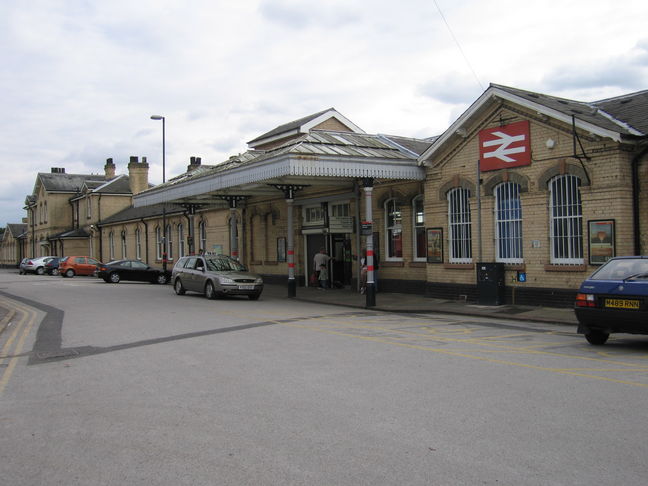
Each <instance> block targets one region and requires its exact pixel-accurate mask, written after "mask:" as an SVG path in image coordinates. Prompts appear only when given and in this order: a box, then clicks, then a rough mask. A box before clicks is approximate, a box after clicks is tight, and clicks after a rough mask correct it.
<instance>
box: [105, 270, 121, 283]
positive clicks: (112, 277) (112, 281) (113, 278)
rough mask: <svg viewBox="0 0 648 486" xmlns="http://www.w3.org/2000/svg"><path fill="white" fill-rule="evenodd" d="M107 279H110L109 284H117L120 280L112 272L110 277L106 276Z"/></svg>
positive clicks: (117, 275) (115, 273)
mask: <svg viewBox="0 0 648 486" xmlns="http://www.w3.org/2000/svg"><path fill="white" fill-rule="evenodd" d="M108 278H109V279H110V282H111V283H119V281H120V280H121V278H120V277H119V274H118V273H117V272H112V273H111V274H110V275H108Z"/></svg>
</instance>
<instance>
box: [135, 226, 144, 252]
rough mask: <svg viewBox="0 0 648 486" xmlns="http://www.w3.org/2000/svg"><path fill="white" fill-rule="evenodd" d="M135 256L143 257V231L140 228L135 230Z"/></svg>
mask: <svg viewBox="0 0 648 486" xmlns="http://www.w3.org/2000/svg"><path fill="white" fill-rule="evenodd" d="M135 258H137V259H138V260H141V259H142V233H141V232H140V229H139V228H137V229H136V230H135Z"/></svg>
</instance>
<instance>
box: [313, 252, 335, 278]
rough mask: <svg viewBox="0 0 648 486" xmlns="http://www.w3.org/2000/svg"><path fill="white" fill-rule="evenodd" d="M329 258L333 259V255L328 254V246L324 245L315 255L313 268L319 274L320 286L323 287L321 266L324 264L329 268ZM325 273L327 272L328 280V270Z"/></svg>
mask: <svg viewBox="0 0 648 486" xmlns="http://www.w3.org/2000/svg"><path fill="white" fill-rule="evenodd" d="M329 260H331V257H330V256H328V255H327V254H326V248H324V247H322V248H320V250H319V253H316V254H315V256H314V257H313V269H314V270H315V273H316V274H317V280H318V281H319V282H320V287H321V279H320V273H321V271H322V268H321V267H322V265H324V267H326V268H327V269H328V264H329ZM325 273H326V279H327V280H328V270H327V271H326V272H325Z"/></svg>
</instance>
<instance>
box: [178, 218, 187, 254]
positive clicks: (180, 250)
mask: <svg viewBox="0 0 648 486" xmlns="http://www.w3.org/2000/svg"><path fill="white" fill-rule="evenodd" d="M183 256H185V240H184V227H183V226H182V223H180V224H179V225H178V258H180V257H183Z"/></svg>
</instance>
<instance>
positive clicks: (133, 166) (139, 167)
mask: <svg viewBox="0 0 648 486" xmlns="http://www.w3.org/2000/svg"><path fill="white" fill-rule="evenodd" d="M148 172H149V165H148V162H146V157H142V162H139V157H136V156H134V155H133V156H131V158H130V162H128V182H129V184H130V190H131V192H132V193H133V195H135V194H139V193H140V192H142V191H145V190H146V189H148Z"/></svg>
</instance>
